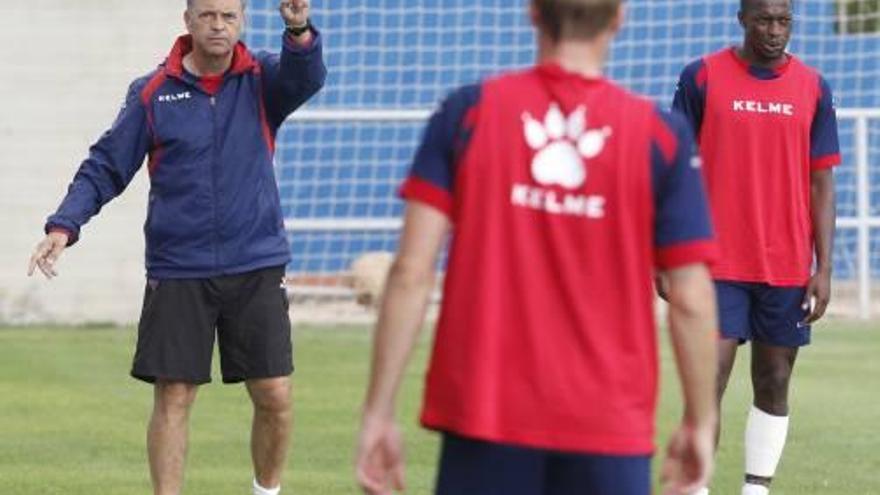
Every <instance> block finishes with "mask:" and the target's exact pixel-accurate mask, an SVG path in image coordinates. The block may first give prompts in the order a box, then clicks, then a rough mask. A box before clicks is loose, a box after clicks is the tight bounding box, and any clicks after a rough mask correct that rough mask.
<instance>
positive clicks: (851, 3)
mask: <svg viewBox="0 0 880 495" xmlns="http://www.w3.org/2000/svg"><path fill="white" fill-rule="evenodd" d="M834 12H835V14H836V15H837V23H836V24H835V30H836V31H837V33H840V34H863V33H880V0H837V1H836V2H835V4H834Z"/></svg>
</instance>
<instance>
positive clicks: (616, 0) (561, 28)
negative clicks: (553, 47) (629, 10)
mask: <svg viewBox="0 0 880 495" xmlns="http://www.w3.org/2000/svg"><path fill="white" fill-rule="evenodd" d="M533 2H534V5H535V7H536V8H537V10H538V15H539V16H540V18H541V19H540V23H541V28H542V29H543V31H544V32H545V33H546V34H547V35H548V36H549V37H550V38H551V39H553V40H554V41H560V40H591V39H593V38H595V37H596V36H598V35H599V34H601V33H602V32H604V31H605V30H606V29H608V28H609V27H610V26H611V23H612V22H613V21H614V18H615V17H616V16H617V12H618V10H619V9H620V4H621V3H622V0H533Z"/></svg>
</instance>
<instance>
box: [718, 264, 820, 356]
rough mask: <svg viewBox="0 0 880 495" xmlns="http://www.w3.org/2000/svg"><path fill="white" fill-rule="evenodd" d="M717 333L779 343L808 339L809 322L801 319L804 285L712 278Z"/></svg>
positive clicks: (797, 344) (742, 340) (794, 344)
mask: <svg viewBox="0 0 880 495" xmlns="http://www.w3.org/2000/svg"><path fill="white" fill-rule="evenodd" d="M715 291H716V293H717V296H718V318H719V320H720V323H721V335H722V336H723V337H724V338H726V339H731V340H738V341H739V343H740V344H742V343H745V342H748V341H750V340H754V341H757V342H761V343H764V344H768V345H774V346H780V347H801V346H805V345H808V344H809V343H810V326H809V325H804V324H803V323H801V322H802V321H804V318H806V317H807V315H808V314H809V312H808V311H807V310H805V309H804V308H803V306H802V305H803V302H804V296H805V295H806V288H805V287H775V286H771V285H767V284H762V283H751V282H731V281H727V280H716V281H715Z"/></svg>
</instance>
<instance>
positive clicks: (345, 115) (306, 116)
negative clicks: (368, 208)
mask: <svg viewBox="0 0 880 495" xmlns="http://www.w3.org/2000/svg"><path fill="white" fill-rule="evenodd" d="M430 115H431V110H423V109H400V110H371V109H361V110H352V109H339V110H321V109H312V110H302V111H299V112H296V113H294V114H293V115H292V116H291V117H290V119H289V120H291V121H294V122H381V121H390V122H421V121H424V120H426V119H428V117H430ZM837 116H838V118H839V119H841V120H843V119H849V120H853V121H854V122H855V128H854V134H855V136H854V141H855V168H856V206H857V208H856V212H857V213H856V215H855V216H852V217H838V218H837V226H838V227H839V228H851V229H856V231H857V239H858V241H857V248H856V251H857V272H858V275H857V277H858V279H857V282H858V314H859V317H860V318H863V319H868V318H870V317H871V252H870V251H871V229H872V228H880V216H871V210H870V205H871V198H870V194H871V190H870V183H869V181H870V168H871V164H870V158H871V157H870V149H869V145H870V136H869V133H870V126H869V125H868V124H869V122H870V121H871V120H880V108H842V109H838V111H837ZM875 166H878V167H880V164H877V165H875ZM401 224H402V222H401V219H400V218H397V217H387V218H370V219H364V218H291V219H286V220H285V222H284V225H285V228H286V229H287V230H288V231H292V232H296V231H300V232H302V231H311V232H315V231H323V232H329V231H389V230H398V229H400V227H401Z"/></svg>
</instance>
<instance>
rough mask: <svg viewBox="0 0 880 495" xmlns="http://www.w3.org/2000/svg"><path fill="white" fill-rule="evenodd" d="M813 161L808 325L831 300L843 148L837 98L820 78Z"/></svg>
mask: <svg viewBox="0 0 880 495" xmlns="http://www.w3.org/2000/svg"><path fill="white" fill-rule="evenodd" d="M810 158H811V162H812V164H811V165H812V166H811V169H812V170H811V172H810V214H811V216H812V220H813V246H814V250H815V256H816V271H815V273H813V276H812V277H811V278H810V282H809V283H808V285H807V291H806V296H805V300H804V307H805V308H807V309H809V310H810V313H809V314H808V315H807V317H806V319H805V320H804V322H805V323H812V322H814V321H817V320H818V319H820V318H821V317H822V316H823V315H824V314H825V310H826V309H827V308H828V303H829V302H830V301H831V252H832V246H833V243H834V222H835V219H836V217H837V211H836V206H835V199H834V166H836V165H838V164H839V163H840V145H839V138H838V134H837V115H836V112H835V110H834V103H833V96H832V94H831V88H830V86H829V85H828V83H827V82H826V81H825V79H824V78H819V101H818V105H817V106H816V114H815V115H814V117H813V123H812V126H811V128H810Z"/></svg>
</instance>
